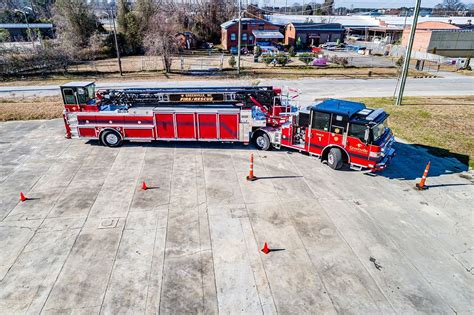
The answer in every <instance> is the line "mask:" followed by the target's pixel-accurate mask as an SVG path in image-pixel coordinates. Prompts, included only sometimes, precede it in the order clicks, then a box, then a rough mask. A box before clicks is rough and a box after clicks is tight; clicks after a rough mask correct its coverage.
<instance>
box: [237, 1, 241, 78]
mask: <svg viewBox="0 0 474 315" xmlns="http://www.w3.org/2000/svg"><path fill="white" fill-rule="evenodd" d="M241 33H242V1H241V0H239V31H238V32H237V36H239V37H238V39H237V74H238V75H240V50H241V45H242V40H241V37H242V34H241Z"/></svg>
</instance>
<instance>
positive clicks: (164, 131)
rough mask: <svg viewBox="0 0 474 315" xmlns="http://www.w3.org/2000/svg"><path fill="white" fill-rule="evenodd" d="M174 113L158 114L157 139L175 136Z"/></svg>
mask: <svg viewBox="0 0 474 315" xmlns="http://www.w3.org/2000/svg"><path fill="white" fill-rule="evenodd" d="M173 116H174V115H173V114H156V132H157V136H156V138H157V139H173V138H176V137H175V128H174V127H175V126H174V117H173Z"/></svg>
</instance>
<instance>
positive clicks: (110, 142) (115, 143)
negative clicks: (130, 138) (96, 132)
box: [100, 130, 123, 148]
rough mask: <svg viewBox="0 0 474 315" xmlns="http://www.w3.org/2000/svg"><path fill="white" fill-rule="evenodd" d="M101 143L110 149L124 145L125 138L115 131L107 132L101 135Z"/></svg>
mask: <svg viewBox="0 0 474 315" xmlns="http://www.w3.org/2000/svg"><path fill="white" fill-rule="evenodd" d="M100 141H101V142H102V143H103V144H105V145H106V146H108V147H112V148H115V147H119V146H121V145H122V143H123V138H122V136H121V135H120V133H118V132H117V131H115V130H105V131H103V132H102V133H101V134H100Z"/></svg>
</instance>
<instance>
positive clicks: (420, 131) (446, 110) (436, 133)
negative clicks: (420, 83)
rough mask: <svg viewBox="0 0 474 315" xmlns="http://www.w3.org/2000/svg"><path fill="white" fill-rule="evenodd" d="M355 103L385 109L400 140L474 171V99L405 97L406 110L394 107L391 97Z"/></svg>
mask: <svg viewBox="0 0 474 315" xmlns="http://www.w3.org/2000/svg"><path fill="white" fill-rule="evenodd" d="M356 100H357V101H361V102H364V103H365V104H366V105H367V106H368V107H383V108H385V110H387V111H388V112H389V113H390V126H391V128H392V129H393V131H394V133H395V135H396V136H398V137H399V138H401V139H404V140H406V141H409V142H411V143H415V144H420V145H424V146H428V147H432V148H431V151H432V152H433V153H436V154H438V155H441V156H445V155H451V156H456V157H458V158H459V159H460V160H462V162H464V163H469V166H471V167H474V96H459V97H406V98H405V99H404V102H403V104H404V105H403V106H395V105H393V104H394V100H393V99H392V98H389V97H385V98H384V97H377V98H358V99H356Z"/></svg>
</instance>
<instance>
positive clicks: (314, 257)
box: [0, 120, 474, 314]
mask: <svg viewBox="0 0 474 315" xmlns="http://www.w3.org/2000/svg"><path fill="white" fill-rule="evenodd" d="M0 139H1V141H0V148H1V150H0V157H1V161H2V163H1V169H0V170H1V173H0V175H1V176H0V200H1V204H0V248H1V249H2V250H1V253H2V254H1V255H0V313H6V314H10V313H20V314H23V313H28V314H37V313H44V314H59V313H61V314H63V313H78V314H99V313H104V314H117V313H133V314H155V313H158V312H160V313H163V314H168V313H205V314H214V313H223V314H235V313H244V314H259V313H268V314H273V313H283V314H288V313H292V314H306V313H312V314H314V313H359V314H360V313H389V314H392V313H398V314H411V313H419V312H421V313H459V314H468V313H471V312H472V311H473V309H474V305H473V301H474V287H473V285H472V276H473V266H474V259H473V254H472V250H473V246H474V242H473V234H472V229H473V225H474V223H473V221H472V215H473V213H472V210H473V208H472V204H473V202H474V186H473V180H472V176H471V175H470V174H468V173H466V172H465V170H466V166H465V165H463V164H461V163H459V162H458V161H457V160H454V159H451V158H438V157H434V156H431V155H429V154H428V153H427V152H426V151H425V150H424V149H421V148H417V147H414V146H411V145H407V144H403V143H399V144H398V145H397V148H398V150H399V154H398V156H397V157H396V159H395V160H394V163H393V165H391V167H390V168H389V169H388V170H387V171H385V172H383V173H381V174H380V175H379V176H377V177H371V176H367V175H365V174H363V173H362V172H355V171H333V170H331V169H330V168H328V167H327V166H326V165H323V164H321V163H320V162H319V161H318V160H317V159H315V158H311V157H308V156H306V155H303V154H299V153H296V152H287V151H269V152H261V151H254V150H253V149H252V148H251V147H245V146H243V145H239V144H235V145H233V144H207V143H159V142H157V143H152V144H130V143H128V144H125V145H124V146H123V147H121V148H119V149H111V148H106V147H103V146H99V145H97V144H96V143H94V142H91V143H84V142H83V141H80V140H66V139H64V138H63V126H62V122H61V121H60V120H52V121H31V122H7V123H2V124H0ZM251 152H254V154H255V157H256V158H255V172H256V175H257V176H260V177H262V179H260V180H258V181H255V182H247V181H246V180H245V176H246V174H247V171H248V166H249V165H248V164H249V162H248V159H249V155H250V153H251ZM428 160H431V163H432V169H431V170H430V177H429V178H428V181H427V183H428V184H429V185H432V188H430V189H429V190H427V191H423V192H419V191H417V190H415V189H413V186H414V184H415V181H416V178H417V177H419V176H421V174H422V172H423V169H424V166H425V164H426V162H427V161H428ZM461 174H462V175H463V176H460V175H461ZM144 180H145V181H146V182H147V184H148V185H149V186H151V187H152V189H150V190H147V191H143V190H141V189H140V185H141V182H142V181H144ZM20 191H23V192H24V193H25V194H26V195H27V196H28V197H29V198H32V199H31V200H28V201H26V202H23V203H19V202H18V194H19V192H20ZM264 242H268V243H269V246H270V248H273V249H278V251H274V252H271V253H270V254H269V255H265V254H263V253H261V252H260V251H259V249H260V248H261V247H262V246H263V243H264ZM371 257H372V258H373V259H375V262H376V263H377V264H380V265H381V268H380V269H377V268H376V266H375V264H374V262H373V261H371ZM373 259H372V260H373Z"/></svg>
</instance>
